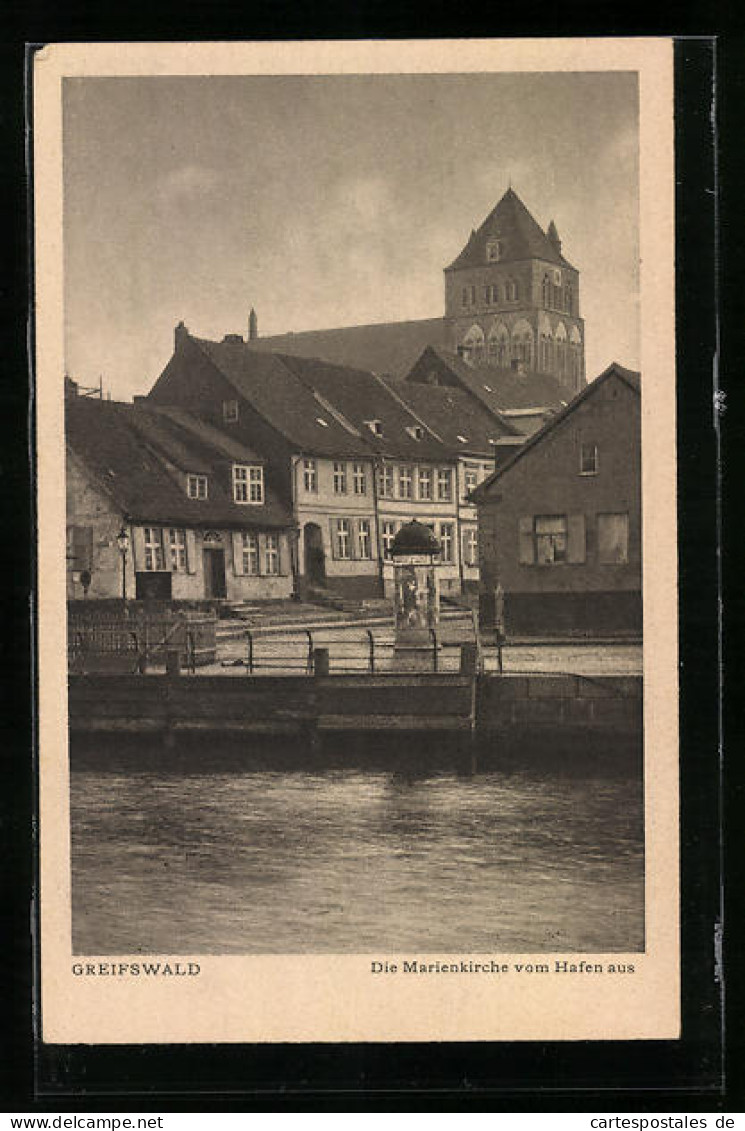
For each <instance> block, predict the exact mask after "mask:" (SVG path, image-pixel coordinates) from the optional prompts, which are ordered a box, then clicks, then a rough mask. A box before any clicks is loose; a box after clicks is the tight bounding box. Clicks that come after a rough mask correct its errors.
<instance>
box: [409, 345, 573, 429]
mask: <svg viewBox="0 0 745 1131" xmlns="http://www.w3.org/2000/svg"><path fill="white" fill-rule="evenodd" d="M429 349H430V351H431V354H432V355H434V356H435V357H437V358H438V359H439V361H440V362H441V363H442V364H443V365H445V366H446V368H447V369H449V370H450V372H451V373H452V374H453V376H454V377H455V378H456V380H457V381H458V383H459V384H461V385H463V387H464V388H466V389H468V390H469V391H470V392H471V393H472V394H473V395H474V396H475V397H478V399H479V400H480V401H481V402H482V403H483V404H484V405H486V407H487V408H488V409H489V410H490V411H491V412H494V413H497V414H499V413H501V412H507V411H509V410H510V409H523V408H545V409H559V408H562V407H563V406H564V405H565V404H566V403H567V399H568V397H569V395H570V394H569V393H568V392H567V390H566V389H565V388H564V387H563V386H562V385H561V384H560V382H559V381H558V379H557V378H556V377H554V376H552V374H550V373H534V372H531V371H527V372H524V373H521V372H520V371H519V370H517V369H502V368H499V367H498V366H495V365H470V364H469V363H468V362H467V361H464V360H463V358H462V357H459V356H458V355H457V354H455V353H450V352H449V351H448V350H444V349H435V348H434V347H433V346H431V347H429ZM420 360H421V359H420Z"/></svg>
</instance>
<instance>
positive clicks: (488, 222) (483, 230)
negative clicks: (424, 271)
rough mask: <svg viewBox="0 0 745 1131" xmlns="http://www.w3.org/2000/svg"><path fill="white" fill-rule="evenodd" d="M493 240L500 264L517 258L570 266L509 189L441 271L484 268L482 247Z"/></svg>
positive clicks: (484, 252)
mask: <svg viewBox="0 0 745 1131" xmlns="http://www.w3.org/2000/svg"><path fill="white" fill-rule="evenodd" d="M555 230H556V229H555V227H554V231H555ZM497 237H498V238H499V242H500V244H501V251H500V256H499V262H500V263H508V262H514V261H516V260H519V259H544V260H546V262H548V263H556V264H558V265H559V266H561V267H571V263H568V262H567V260H566V259H565V258H564V256H563V255H562V254H561V253H560V252H559V251H558V250H557V248H556V247H555V246H554V244H552V242H551V240H549V238H548V236H547V235H546V233H545V232H544V230H543V228H542V227H541V226H540V224H538V222H537V221H536V220H535V219H534V218H533V216H531V214H530V212H529V211H528V209H527V208H526V207H525V205H524V204H523V202H522V201H521V200H520V197H519V196H518V195H517V193H516V192H515V191H514V189H512V188H509V189H507V192H506V193H505V194H504V196H503V197H502V199H501V200H500V201H499V203H498V204H497V205H496V207H495V208H493V209H492V210H491V212H490V213H489V215H488V216H487V217H486V219H485V220H484V222H483V224H482V225H481V227H479V228H477V229H476V231H474V232H471V235H470V237H469V239H468V242H467V243H466V246H465V247H464V248H463V250H462V251H461V253H460V255H459V256H458V257H457V258H456V259H454V260H453V262H452V263H451V264H450V266H449V267H446V268H445V270H446V271H456V270H458V269H459V268H461V267H481V266H484V265H485V264H487V263H488V262H489V260H488V258H487V253H486V245H487V243H488V241H489V240H490V239H491V238H497Z"/></svg>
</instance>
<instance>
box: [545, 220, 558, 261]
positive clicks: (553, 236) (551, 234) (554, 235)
mask: <svg viewBox="0 0 745 1131" xmlns="http://www.w3.org/2000/svg"><path fill="white" fill-rule="evenodd" d="M546 235H547V236H548V241H549V243H550V244H551V247H552V248H553V249H554V251H555V252H556V254H557V255H561V240H560V239H559V233H558V231H557V230H556V224H554V222H553V220H552V221H551V223H550V224H549V226H548V231H547V232H546Z"/></svg>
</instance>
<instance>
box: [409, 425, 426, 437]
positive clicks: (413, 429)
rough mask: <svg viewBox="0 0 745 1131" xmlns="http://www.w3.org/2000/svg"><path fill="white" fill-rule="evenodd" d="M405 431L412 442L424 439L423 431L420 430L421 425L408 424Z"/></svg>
mask: <svg viewBox="0 0 745 1131" xmlns="http://www.w3.org/2000/svg"><path fill="white" fill-rule="evenodd" d="M406 431H407V432H408V433H409V435H410V436H411V438H412V440H423V439H424V429H423V428H422V426H421V424H408V425H407V427H406Z"/></svg>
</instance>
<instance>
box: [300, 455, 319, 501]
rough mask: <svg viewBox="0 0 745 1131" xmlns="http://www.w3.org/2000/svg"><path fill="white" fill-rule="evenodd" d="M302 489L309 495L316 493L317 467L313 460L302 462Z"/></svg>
mask: <svg viewBox="0 0 745 1131" xmlns="http://www.w3.org/2000/svg"><path fill="white" fill-rule="evenodd" d="M303 487H304V488H305V490H306V491H307V492H308V494H310V495H315V494H317V492H318V467H317V466H316V461H315V460H314V459H304V460H303Z"/></svg>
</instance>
